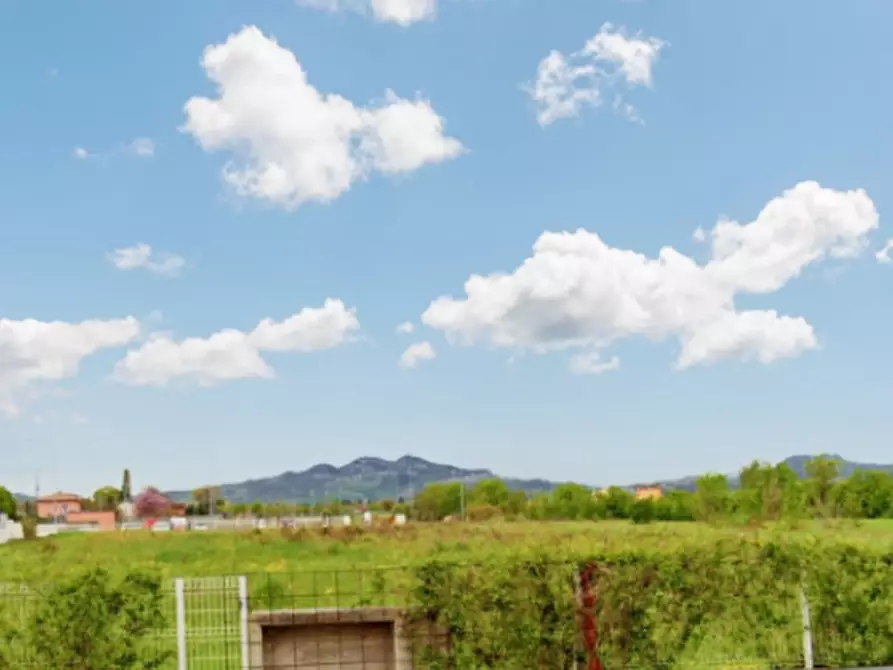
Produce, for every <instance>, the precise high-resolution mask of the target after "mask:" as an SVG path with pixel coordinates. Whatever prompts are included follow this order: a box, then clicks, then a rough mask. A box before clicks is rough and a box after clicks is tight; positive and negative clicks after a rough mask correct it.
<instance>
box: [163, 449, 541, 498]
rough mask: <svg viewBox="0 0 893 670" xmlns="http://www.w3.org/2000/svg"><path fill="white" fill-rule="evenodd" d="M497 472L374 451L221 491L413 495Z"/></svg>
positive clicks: (533, 483)
mask: <svg viewBox="0 0 893 670" xmlns="http://www.w3.org/2000/svg"><path fill="white" fill-rule="evenodd" d="M494 477H497V475H496V474H494V473H493V472H492V471H491V470H487V469H465V468H459V467H456V466H454V465H446V464H442V463H432V462H431V461H426V460H425V459H424V458H419V457H417V456H409V455H407V456H402V457H400V458H398V459H397V460H395V461H389V460H387V459H384V458H376V457H373V456H364V457H362V458H358V459H356V460H354V461H351V462H350V463H347V464H346V465H343V466H341V467H338V466H336V465H331V464H330V463H320V464H319V465H314V466H312V467H310V468H308V469H306V470H302V471H300V472H292V471H289V472H283V473H282V474H281V475H277V476H274V477H265V478H261V479H251V480H248V481H244V482H239V483H231V484H223V485H222V486H221V490H222V494H223V497H224V498H225V499H226V500H229V501H230V502H263V503H274V502H302V503H311V502H318V501H322V500H332V499H339V500H341V499H343V500H363V499H366V500H380V499H383V498H392V499H396V498H398V497H405V498H408V497H411V496H412V495H413V493H416V492H418V491H420V490H421V489H423V488H424V487H425V486H427V485H428V484H431V483H432V482H447V481H465V482H466V483H474V482H476V481H479V480H481V479H491V478H494ZM500 479H502V480H503V481H504V482H505V483H506V484H507V485H508V486H509V488H513V489H521V490H523V491H526V492H527V493H538V492H541V491H550V490H552V489H553V488H555V486H556V485H557V484H555V483H553V482H550V481H547V480H545V479H512V478H506V477H500ZM167 495H168V496H169V497H170V498H171V499H172V500H174V501H176V502H186V501H188V500H189V499H190V498H191V497H192V491H169V492H168V493H167Z"/></svg>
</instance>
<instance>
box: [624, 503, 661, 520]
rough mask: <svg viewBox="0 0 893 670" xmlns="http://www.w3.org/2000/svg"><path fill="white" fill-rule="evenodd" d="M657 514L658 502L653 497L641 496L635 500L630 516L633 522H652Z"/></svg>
mask: <svg viewBox="0 0 893 670" xmlns="http://www.w3.org/2000/svg"><path fill="white" fill-rule="evenodd" d="M656 514H657V509H656V503H655V501H654V500H653V499H651V498H640V499H638V500H636V501H635V502H633V504H632V507H631V508H630V511H629V518H630V519H631V520H632V522H633V523H651V522H652V521H654V519H655V516H656Z"/></svg>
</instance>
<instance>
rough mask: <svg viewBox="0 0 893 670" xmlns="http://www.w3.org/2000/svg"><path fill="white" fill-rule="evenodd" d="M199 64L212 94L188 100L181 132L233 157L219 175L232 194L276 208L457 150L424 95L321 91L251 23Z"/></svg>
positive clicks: (327, 197) (330, 194) (332, 194)
mask: <svg viewBox="0 0 893 670" xmlns="http://www.w3.org/2000/svg"><path fill="white" fill-rule="evenodd" d="M202 65H203V67H204V68H205V71H206V73H207V75H208V77H209V78H210V79H211V80H212V81H213V82H214V83H215V84H217V87H218V90H219V97H218V98H217V99H214V100H212V99H209V98H204V97H194V98H192V99H190V100H189V101H188V102H187V103H186V107H185V111H186V116H187V121H186V124H185V126H184V130H185V131H187V132H189V133H191V134H192V135H193V136H194V137H195V139H196V140H197V141H198V142H199V144H200V145H201V146H202V148H203V149H204V150H206V151H211V150H216V149H228V150H230V151H232V152H233V153H234V154H235V155H236V156H237V157H238V158H239V161H240V162H238V163H236V162H232V161H230V162H228V163H227V164H226V166H225V167H224V170H223V177H224V180H225V181H226V182H227V183H228V184H229V185H230V186H231V187H233V188H234V189H235V190H236V192H237V193H239V194H240V195H244V196H252V197H255V198H260V199H262V200H266V201H269V202H271V203H274V204H276V205H280V206H283V207H286V208H294V207H297V206H299V205H300V204H301V203H304V202H307V201H317V202H327V201H331V200H333V199H335V198H337V197H338V196H340V195H341V194H343V193H345V192H346V191H347V190H348V189H350V187H351V185H352V184H353V183H354V182H356V181H357V180H361V179H365V178H367V177H368V176H370V174H372V173H373V172H381V173H386V174H396V173H406V172H411V171H413V170H415V169H417V168H419V167H421V166H422V165H425V164H428V163H439V162H441V161H444V160H447V159H450V158H455V157H456V156H458V155H459V154H461V153H462V152H463V151H464V148H463V147H462V144H461V143H460V142H459V141H458V140H455V139H453V138H450V137H447V136H446V135H444V128H443V119H441V118H440V117H439V116H438V115H437V114H436V113H435V112H434V110H433V109H432V107H431V105H430V103H428V102H427V101H426V100H422V99H416V100H406V99H403V98H400V97H398V96H397V95H396V94H395V93H393V92H392V91H386V92H385V95H384V99H383V101H381V102H380V103H379V104H378V105H375V106H370V107H357V106H355V105H354V104H353V103H352V102H351V101H349V100H347V99H345V98H343V97H341V96H340V95H337V94H334V93H321V92H320V91H318V90H317V89H315V88H314V87H313V86H312V85H311V84H310V83H309V82H308V81H307V75H306V73H305V72H304V70H303V68H302V67H301V64H300V63H299V62H298V60H297V59H296V58H295V56H294V54H293V53H292V52H291V51H289V50H288V49H285V48H284V47H281V46H279V45H278V44H277V43H276V41H275V40H273V39H271V38H267V37H266V36H264V34H263V33H262V32H261V31H260V30H259V29H258V28H256V27H254V26H249V27H246V28H244V29H243V30H242V31H241V32H239V33H238V34H235V35H230V37H229V38H228V39H227V40H226V42H225V43H223V44H219V45H216V46H211V47H208V48H207V49H205V53H204V57H203V59H202Z"/></svg>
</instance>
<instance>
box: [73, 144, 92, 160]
mask: <svg viewBox="0 0 893 670" xmlns="http://www.w3.org/2000/svg"><path fill="white" fill-rule="evenodd" d="M72 153H73V154H74V157H75V158H78V159H80V160H84V159H85V158H90V152H89V151H87V150H86V149H84V147H75V148H74V151H73V152H72Z"/></svg>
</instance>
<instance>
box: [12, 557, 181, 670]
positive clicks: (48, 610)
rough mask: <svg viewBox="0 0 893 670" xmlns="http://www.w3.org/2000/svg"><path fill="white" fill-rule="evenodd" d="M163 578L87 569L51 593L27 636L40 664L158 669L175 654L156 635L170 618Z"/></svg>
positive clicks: (93, 668)
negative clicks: (163, 647) (114, 575)
mask: <svg viewBox="0 0 893 670" xmlns="http://www.w3.org/2000/svg"><path fill="white" fill-rule="evenodd" d="M162 597H163V593H162V589H161V581H160V579H159V578H158V577H157V576H155V575H152V574H149V573H145V572H132V573H130V574H128V575H127V576H126V577H124V579H123V580H121V581H120V582H117V583H116V582H114V581H113V580H112V579H111V578H110V577H109V575H108V573H107V572H106V571H105V570H103V569H101V568H93V569H90V570H87V571H85V572H83V573H81V574H79V575H76V576H75V577H73V578H72V579H70V580H69V581H67V582H64V583H62V584H59V585H57V586H56V587H55V588H53V589H52V590H51V591H50V592H49V593H47V594H45V595H44V596H43V597H42V598H41V599H40V602H39V604H38V606H37V610H36V612H35V614H34V616H33V617H32V619H31V620H30V621H29V622H28V623H27V625H26V628H25V630H24V631H22V634H21V638H22V640H23V641H24V642H25V643H26V645H27V647H28V649H29V652H30V653H31V654H32V655H33V657H34V661H35V667H41V668H76V669H78V670H109V669H110V668H115V669H116V670H119V669H121V670H125V669H126V670H153V669H154V668H158V667H160V666H161V665H162V664H164V663H165V662H166V661H167V660H168V658H169V657H170V656H171V653H170V652H169V651H161V650H159V649H158V647H157V641H156V640H153V639H152V637H153V636H154V635H156V634H157V633H158V632H159V630H160V629H162V628H163V627H165V624H166V623H167V622H166V621H165V618H164V616H163V614H162Z"/></svg>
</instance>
